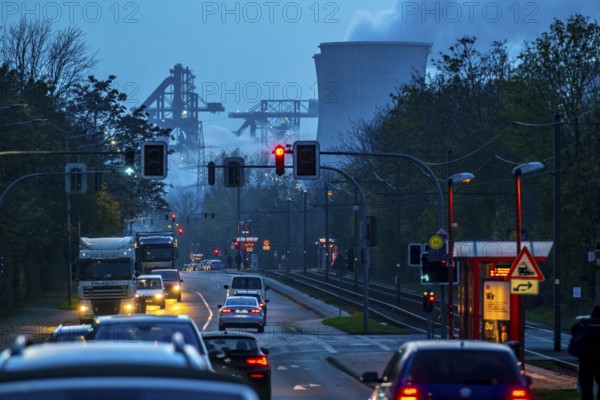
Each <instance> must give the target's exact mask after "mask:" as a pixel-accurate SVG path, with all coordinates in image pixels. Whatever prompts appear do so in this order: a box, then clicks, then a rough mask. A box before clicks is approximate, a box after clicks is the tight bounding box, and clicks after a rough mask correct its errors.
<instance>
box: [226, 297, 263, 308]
mask: <svg viewBox="0 0 600 400" xmlns="http://www.w3.org/2000/svg"><path fill="white" fill-rule="evenodd" d="M225 305H226V306H257V305H258V302H257V300H256V299H255V298H254V297H228V298H227V300H225Z"/></svg>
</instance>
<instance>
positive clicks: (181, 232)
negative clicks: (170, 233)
mask: <svg viewBox="0 0 600 400" xmlns="http://www.w3.org/2000/svg"><path fill="white" fill-rule="evenodd" d="M177 233H179V236H182V235H183V228H182V227H179V228H177Z"/></svg>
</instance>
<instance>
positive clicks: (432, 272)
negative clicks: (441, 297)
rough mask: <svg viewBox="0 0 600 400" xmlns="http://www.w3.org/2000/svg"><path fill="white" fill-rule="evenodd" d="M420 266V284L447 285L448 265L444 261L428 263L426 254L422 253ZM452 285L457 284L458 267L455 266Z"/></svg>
mask: <svg viewBox="0 0 600 400" xmlns="http://www.w3.org/2000/svg"><path fill="white" fill-rule="evenodd" d="M422 263H423V264H422V265H421V284H422V285H428V284H436V285H447V284H448V265H447V263H446V260H442V261H429V258H428V253H423V256H422ZM453 277H454V280H453V283H455V284H458V265H455V268H454V274H453Z"/></svg>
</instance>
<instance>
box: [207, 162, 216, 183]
mask: <svg viewBox="0 0 600 400" xmlns="http://www.w3.org/2000/svg"><path fill="white" fill-rule="evenodd" d="M208 184H209V185H211V186H212V185H214V184H215V163H214V162H212V161H211V162H209V163H208Z"/></svg>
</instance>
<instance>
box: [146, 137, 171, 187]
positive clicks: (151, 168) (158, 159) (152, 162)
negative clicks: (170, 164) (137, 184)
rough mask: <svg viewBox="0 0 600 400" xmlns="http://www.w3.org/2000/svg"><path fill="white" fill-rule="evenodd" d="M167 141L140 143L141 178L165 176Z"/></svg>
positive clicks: (160, 177)
mask: <svg viewBox="0 0 600 400" xmlns="http://www.w3.org/2000/svg"><path fill="white" fill-rule="evenodd" d="M168 148H169V146H168V145H167V142H163V141H157V142H144V143H142V178H144V179H165V178H166V177H167V159H168V156H167V154H168Z"/></svg>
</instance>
